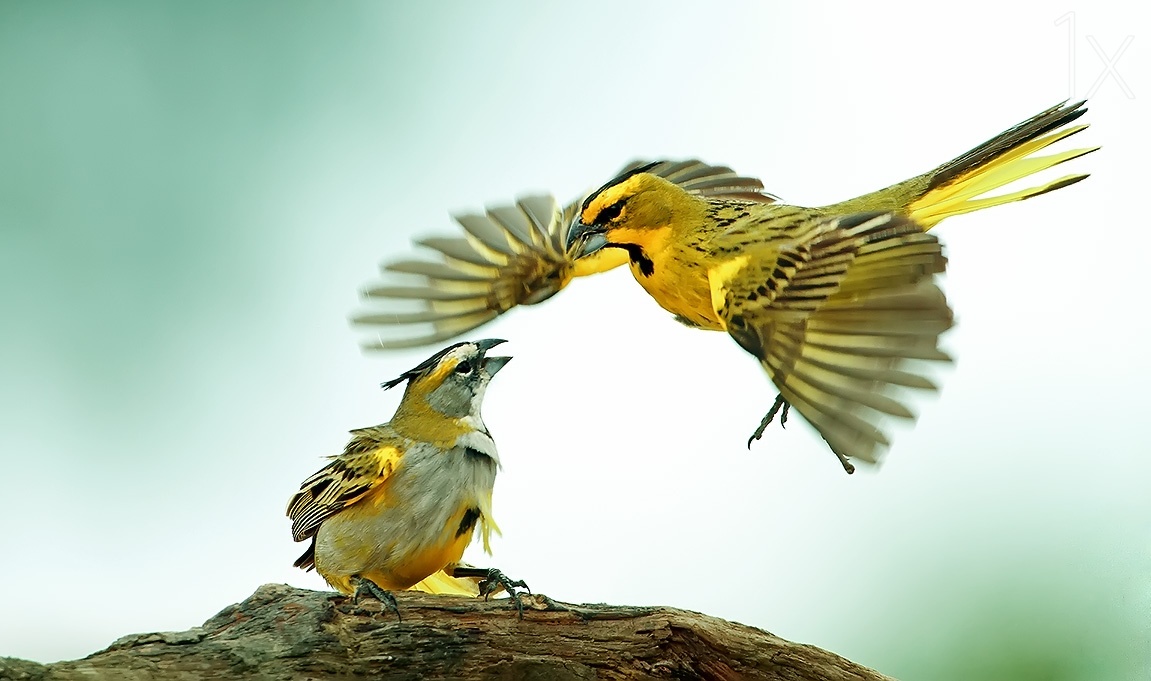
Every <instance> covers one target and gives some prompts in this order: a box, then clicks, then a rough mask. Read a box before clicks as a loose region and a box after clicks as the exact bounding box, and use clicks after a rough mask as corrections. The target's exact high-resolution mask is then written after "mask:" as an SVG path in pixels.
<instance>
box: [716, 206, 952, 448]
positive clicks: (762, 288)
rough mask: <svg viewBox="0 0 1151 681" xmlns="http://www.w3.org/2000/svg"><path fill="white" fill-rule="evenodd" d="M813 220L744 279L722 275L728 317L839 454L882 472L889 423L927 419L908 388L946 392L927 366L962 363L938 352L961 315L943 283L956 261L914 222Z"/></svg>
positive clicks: (780, 240) (750, 267) (773, 246)
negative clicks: (910, 400) (878, 465)
mask: <svg viewBox="0 0 1151 681" xmlns="http://www.w3.org/2000/svg"><path fill="white" fill-rule="evenodd" d="M813 219H814V220H816V222H815V223H814V225H796V226H794V228H793V229H791V230H790V231H787V232H786V233H784V232H782V231H781V232H780V233H779V234H777V235H776V236H775V243H772V237H771V236H770V235H769V236H764V237H763V238H764V239H765V242H764V243H763V244H760V247H759V250H758V251H755V250H752V251H751V252H755V253H758V255H759V257H757V258H747V259H746V260H745V261H744V264H743V266H742V267H740V268H739V269H738V270H736V271H731V270H730V269H729V270H726V271H722V268H717V270H716V272H722V274H723V276H722V277H718V276H717V280H716V281H713V282H712V285H713V288H714V289H716V291H717V295H714V296H713V300H714V301H722V303H721V305H720V307H719V308H717V310H716V313H717V314H718V315H719V316H720V317H721V318H722V319H723V320H724V321H725V323H726V324H727V326H728V332H729V333H730V334H731V335H732V337H733V338H735V340H736V341H737V342H739V344H740V345H742V346H743V347H744V348H745V349H746V350H748V351H749V352H751V353H752V354H754V355H755V356H756V357H758V358H759V359H760V362H761V364H762V365H763V367H764V369H766V371H767V373H768V375H769V376H770V377H771V378H772V380H773V382H774V383H775V384H776V386H777V387H778V388H779V390H780V393H781V394H782V395H783V396H784V398H785V399H786V400H787V401H788V402H789V403H790V404H791V405H792V407H793V408H794V409H796V410H797V411H798V412H799V413H800V414H802V415H803V416H804V418H805V419H807V421H808V422H809V423H811V425H812V426H813V427H815V429H816V430H817V431H819V433H820V435H822V436H823V438H824V439H825V440H826V441H827V443H828V445H829V446H830V447H831V448H832V450H833V451H835V452H836V453H837V454H839V455H841V456H843V457H851V458H856V459H861V460H864V461H870V462H875V461H877V460H878V457H879V455H880V454H881V453H882V451H883V450H884V449H886V448H887V447H888V446H889V445H890V441H889V439H888V437H887V435H886V434H885V433H883V431H882V430H881V429H880V428H879V425H880V423H881V422H882V421H883V420H884V419H885V418H887V417H895V418H900V419H914V418H915V414H914V412H913V411H912V410H911V409H910V408H909V407H908V406H907V404H906V403H905V401H904V399H905V396H904V391H905V389H915V390H925V391H930V390H936V389H937V386H936V384H935V382H934V381H932V380H931V379H930V378H928V377H927V376H924V375H923V374H922V373H920V371H921V369H922V367H921V366H920V364H918V362H919V361H920V360H932V361H950V358H949V357H948V356H947V355H946V353H944V352H943V351H941V350H940V349H939V346H938V343H939V337H940V335H941V334H942V333H943V332H944V331H946V330H947V329H949V328H951V326H952V323H953V320H952V314H951V309H950V307H949V306H948V305H947V300H946V298H945V297H944V295H943V292H942V291H941V290H940V289H939V288H938V286H936V284H935V282H934V275H936V274H938V273H941V272H943V271H944V269H945V267H946V262H947V261H946V259H945V258H944V256H943V252H942V247H941V246H940V244H939V242H938V240H936V239H935V237H933V236H931V235H929V234H926V233H924V232H923V231H922V230H921V229H920V228H919V226H918V225H916V224H915V223H914V222H913V221H911V220H910V219H908V218H906V217H901V216H899V215H896V214H892V213H867V214H858V215H851V216H841V217H836V218H818V219H817V218H813ZM795 235H801V238H800V239H799V240H798V241H797V240H795V239H794V237H795Z"/></svg>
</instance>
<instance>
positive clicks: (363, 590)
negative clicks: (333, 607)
mask: <svg viewBox="0 0 1151 681" xmlns="http://www.w3.org/2000/svg"><path fill="white" fill-rule="evenodd" d="M355 582H356V591H355V592H354V593H353V594H352V602H353V603H356V604H359V602H360V597H362V596H363V595H364V594H368V595H369V596H371V597H372V598H375V599H376V600H377V601H379V602H380V604H381V605H383V606H384V612H387V611H388V608H391V609H392V612H394V613H396V619H397V620H399V621H401V622H402V621H403V619H404V618H403V617H402V616H400V606H399V604H397V603H396V597H395V596H393V595H392V592H391V591H386V590H384V589H381V588H380V587H379V585H378V584H376V583H375V582H373V581H372V580H370V579H364V578H363V577H356V578H355Z"/></svg>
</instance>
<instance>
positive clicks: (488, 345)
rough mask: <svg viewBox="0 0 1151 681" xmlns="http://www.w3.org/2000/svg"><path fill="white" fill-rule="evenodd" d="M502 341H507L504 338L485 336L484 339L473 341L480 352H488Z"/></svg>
mask: <svg viewBox="0 0 1151 681" xmlns="http://www.w3.org/2000/svg"><path fill="white" fill-rule="evenodd" d="M500 343H507V341H506V340H504V339H503V338H485V339H483V340H478V341H473V343H472V344H473V345H475V346H476V347H477V348H479V349H480V352H487V351H488V350H491V349H492V348H494V347H495V346H497V345H499V344H500Z"/></svg>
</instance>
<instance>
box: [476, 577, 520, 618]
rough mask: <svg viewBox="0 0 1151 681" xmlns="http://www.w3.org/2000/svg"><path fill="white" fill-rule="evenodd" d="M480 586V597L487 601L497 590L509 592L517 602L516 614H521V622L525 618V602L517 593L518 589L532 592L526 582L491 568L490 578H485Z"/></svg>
mask: <svg viewBox="0 0 1151 681" xmlns="http://www.w3.org/2000/svg"><path fill="white" fill-rule="evenodd" d="M479 586H480V595H481V596H483V597H484V600H485V601H486V600H487V599H488V596H491V595H492V594H493V593H495V591H496V590H497V588H502V589H503V590H504V591H506V592H508V596H509V597H510V598H511V600H513V601H515V604H516V612H517V613H519V618H520V619H521V620H522V619H523V618H524V601H523V599H522V598H520V592H518V591H516V589H523V590H524V591H526V592H528V593H531V592H532V590H531V589H530V588H528V585H527V584H525V583H524V580H522V579H516V580H512V579H511V578H510V577H508V576H507V575H505V574H504V573H502V572H500V571H499V570H497V569H495V568H491V569H489V570H488V576H487V577H484V578H483V580H481V581H480V584H479Z"/></svg>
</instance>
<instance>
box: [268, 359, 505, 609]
mask: <svg viewBox="0 0 1151 681" xmlns="http://www.w3.org/2000/svg"><path fill="white" fill-rule="evenodd" d="M503 342H504V341H502V340H497V339H489V340H481V341H475V342H466V343H457V344H455V345H452V346H450V347H447V348H444V349H443V350H440V351H439V352H437V353H436V354H434V355H432V356H431V357H429V358H428V359H427V360H425V361H424V362H423V363H422V364H420V365H419V366H417V367H415V368H414V369H411V370H410V371H406V372H404V373H403V374H401V375H400V376H399V377H398V378H396V379H394V380H391V381H388V382H386V383H384V384H383V387H384V388H385V389H388V388H393V387H395V386H397V385H399V384H400V383H403V382H404V381H407V384H408V385H407V388H406V390H405V391H404V397H403V399H402V400H401V401H400V405H399V407H397V408H396V413H395V415H394V416H393V417H392V420H391V421H389V422H387V423H385V424H383V425H379V426H372V427H370V428H361V429H358V430H354V431H352V438H351V441H350V442H348V444H347V446H346V447H345V448H344V452H343V454H340V455H338V456H334V457H331V459H332V461H331V463H329V464H328V465H327V466H325V467H324V468H322V469H321V470H320V471H319V472H318V473H316V474H315V475H313V476H311V477H310V478H308V479H307V480H305V481H304V482H303V484H301V485H300V491H299V492H297V493H296V494H295V496H293V497H292V499H291V501H290V502H289V503H288V517H289V518H291V520H292V538H293V539H295V540H296V541H304V540H308V539H310V540H311V544H310V545H309V546H308V549H307V551H305V552H304V554H303V555H302V556H300V558H299V560H297V561H296V563H295V565H296V567H300V568H303V569H305V570H308V569H311V568H313V567H314V568H315V569H316V571H317V572H319V573H320V575H321V576H322V577H323V578H324V579H325V580H327V582H328V584H331V585H332V586H333V587H334V588H335V589H336V590H338V591H340V592H341V593H345V594H351V595H354V596H355V597H357V598H358V597H359V596H360V595H361V594H362V593H364V592H367V593H369V594H371V595H373V596H375V597H376V598H378V599H380V601H382V602H384V603H386V604H387V605H390V606H391V607H392V608H393V609H395V610H396V613H397V615H398V614H399V609H398V608H397V607H396V602H395V598H394V597H393V596H392V595H391V594H390V593H388V590H394V589H408V588H412V587H414V586H417V585H419V586H420V587H421V588H422V589H423V590H426V591H433V592H444V591H447V592H453V593H473V591H472V587H473V585H476V582H474V581H467V580H477V579H478V580H479V582H478V585H476V586H477V588H476V591H475V592H474V593H478V594H479V595H483V596H487V595H488V594H490V593H493V592H494V591H495V590H496V589H497V588H503V589H505V590H507V591H508V593H509V594H510V595H511V596H512V598H513V599H515V602H516V605H517V607H519V608H520V612H521V615H522V605H521V604H520V601H519V598H518V594H517V592H516V588H526V586H525V585H524V584H523V582H519V581H512V580H509V579H508V578H507V577H506V576H505V575H504V574H503V573H501V572H500V571H499V570H485V569H479V568H473V567H471V566H467V565H463V564H461V563H460V559H461V557H462V556H463V553H464V549H465V548H467V546H468V544H470V543H471V541H472V536H473V534H475V533H476V532H478V533H479V534H480V536H481V537H482V539H483V543H484V549H485V550H486V551H487V552H488V553H491V549H490V546H489V539H490V537H491V533H492V532H493V531H494V532H496V533H499V527H498V526H497V525H496V523H495V520H494V519H493V518H492V487H493V485H494V484H495V479H496V471H497V469H498V468H499V466H500V460H499V456H498V454H497V453H496V445H495V442H494V441H493V440H492V436H491V435H490V434H489V433H488V429H487V427H486V426H485V425H484V421H483V418H482V417H481V416H480V406H481V403H482V402H483V398H484V392H485V391H486V390H487V387H488V383H489V382H490V381H491V379H492V376H494V375H495V374H496V373H497V372H498V371H499V370H500V369H501V368H503V366H504V365H505V364H507V362H508V361H509V360H510V359H511V358H510V357H489V356H487V352H488V351H489V350H491V349H492V348H493V347H495V346H496V345H499V344H500V343H503Z"/></svg>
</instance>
